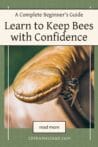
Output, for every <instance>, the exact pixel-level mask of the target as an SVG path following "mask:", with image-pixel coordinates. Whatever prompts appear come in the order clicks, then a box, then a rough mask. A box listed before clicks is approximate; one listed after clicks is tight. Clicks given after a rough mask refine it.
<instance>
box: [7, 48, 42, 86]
mask: <svg viewBox="0 0 98 147" xmlns="http://www.w3.org/2000/svg"><path fill="white" fill-rule="evenodd" d="M44 47H45V46H10V47H9V84H11V83H12V82H13V80H14V78H15V76H16V74H17V73H18V71H19V70H20V68H21V67H22V66H23V65H24V64H25V63H26V62H27V61H28V60H29V59H31V58H32V57H33V56H34V55H35V54H37V53H38V52H39V51H41V50H42V49H43V48H44ZM7 48H8V47H7V46H6V47H5V88H7V87H8V82H7V81H8V49H7Z"/></svg>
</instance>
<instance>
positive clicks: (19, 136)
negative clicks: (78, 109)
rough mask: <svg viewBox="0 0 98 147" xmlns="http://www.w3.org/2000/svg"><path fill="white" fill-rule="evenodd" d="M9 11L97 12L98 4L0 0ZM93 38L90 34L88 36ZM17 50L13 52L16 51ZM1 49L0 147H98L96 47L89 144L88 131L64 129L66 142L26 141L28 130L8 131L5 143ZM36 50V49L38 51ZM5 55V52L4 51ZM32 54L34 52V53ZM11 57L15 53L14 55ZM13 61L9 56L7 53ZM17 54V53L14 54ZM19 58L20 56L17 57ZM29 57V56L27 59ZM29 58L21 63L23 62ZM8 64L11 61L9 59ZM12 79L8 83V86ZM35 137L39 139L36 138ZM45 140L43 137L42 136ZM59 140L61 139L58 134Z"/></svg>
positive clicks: (94, 0) (90, 0) (0, 52)
mask: <svg viewBox="0 0 98 147" xmlns="http://www.w3.org/2000/svg"><path fill="white" fill-rule="evenodd" d="M8 6H9V7H10V8H11V9H13V8H78V9H79V8H86V9H89V8H90V7H91V8H93V9H94V8H98V0H71V1H70V0H27V1H26V0H0V8H1V9H7V7H8ZM92 35H94V34H92ZM19 48H20V47H19ZM19 48H17V50H18V49H19ZM4 49H5V47H4V46H0V147H20V146H23V147H33V146H34V147H35V146H36V147H38V146H40V147H44V146H45V147H46V146H47V147H48V146H49V147H52V146H54V147H55V146H56V147H57V146H58V147H64V146H65V147H73V146H74V147H96V146H98V139H97V138H98V137H97V136H98V131H97V130H98V76H97V75H98V46H96V48H95V128H94V129H92V140H91V141H90V140H89V129H68V130H67V134H66V136H70V137H71V140H69V141H29V140H28V139H27V138H28V136H33V135H34V134H33V135H32V131H31V129H10V140H9V141H8V140H7V129H4V125H3V119H4V117H3V115H4V114H3V113H4V96H3V93H4V83H5V80H6V78H4V75H5V74H6V72H7V67H5V63H6V62H7V58H6V59H5V54H4ZM38 50H40V49H38ZM5 52H7V48H6V51H5ZM34 52H36V50H35V51H34ZM14 53H15V52H14ZM11 54H12V57H13V58H14V55H15V54H14V55H13V52H11ZM16 54H17V51H16ZM19 56H21V53H20V55H19ZM30 56H31V55H30ZM28 58H29V57H27V58H25V59H24V62H25V61H26V60H28ZM11 60H12V59H11ZM20 60H21V58H20V57H19V63H18V67H17V69H15V68H14V69H13V73H10V74H11V75H10V76H12V79H13V77H14V75H15V73H16V72H17V71H18V68H20V67H21V64H22V62H20ZM11 64H14V63H11ZM12 79H11V81H10V82H12ZM38 136H42V134H39V135H38ZM43 136H46V135H43ZM47 136H59V135H56V134H53V135H51V134H49V135H47ZM61 136H65V134H62V135H61Z"/></svg>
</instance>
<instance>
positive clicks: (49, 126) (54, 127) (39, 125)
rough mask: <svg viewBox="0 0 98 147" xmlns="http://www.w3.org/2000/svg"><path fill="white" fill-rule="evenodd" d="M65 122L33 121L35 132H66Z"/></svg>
mask: <svg viewBox="0 0 98 147" xmlns="http://www.w3.org/2000/svg"><path fill="white" fill-rule="evenodd" d="M65 126H66V123H65V122H42V121H41V122H38V121H37V122H33V133H65V128H66V127H65Z"/></svg>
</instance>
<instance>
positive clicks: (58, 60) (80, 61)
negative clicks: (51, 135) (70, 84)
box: [5, 46, 93, 127]
mask: <svg viewBox="0 0 98 147" xmlns="http://www.w3.org/2000/svg"><path fill="white" fill-rule="evenodd" d="M90 51H91V55H92V56H93V49H92V48H91V47H90V46H79V47H74V46H65V47H61V46H56V47H49V48H47V49H45V50H44V51H42V52H41V53H40V54H39V55H37V56H36V57H34V58H33V59H31V60H30V61H29V62H28V63H27V64H26V65H25V66H24V67H23V68H22V69H21V71H20V72H19V73H18V75H17V77H16V79H15V81H14V83H13V85H12V87H11V90H10V96H9V98H10V109H11V111H10V113H13V109H12V108H13V106H14V105H15V106H16V109H15V110H14V111H15V112H17V110H19V106H20V108H21V109H20V110H22V111H23V113H22V114H24V118H25V119H26V120H25V121H24V122H26V121H27V122H30V124H31V120H35V119H33V118H32V116H31V115H32V114H33V112H34V110H38V108H37V106H39V110H38V112H40V108H41V106H42V105H37V104H29V103H24V102H21V101H19V100H18V99H15V96H16V97H17V98H19V99H21V100H23V101H25V102H40V100H43V101H48V100H50V99H53V98H55V97H58V96H59V94H60V93H62V92H63V90H66V81H67V80H71V79H72V78H74V77H78V78H79V77H80V76H81V75H82V74H83V73H84V72H85V71H87V70H88V69H89V58H90ZM87 92H88V93H89V91H88V90H87ZM83 93H84V92H83ZM11 97H12V98H11ZM59 101H60V107H61V103H62V101H63V105H64V107H65V106H66V107H65V111H67V110H68V112H66V113H64V111H61V108H59V107H57V109H58V110H59V109H60V111H59V112H60V113H59V115H58V116H59V117H53V118H54V119H59V120H61V119H60V116H61V115H62V114H64V115H63V116H64V117H63V118H62V121H63V120H67V127H74V126H78V127H85V124H83V122H82V120H81V117H80V116H79V115H80V114H81V116H82V117H83V116H84V115H83V114H85V113H86V112H85V110H84V111H80V110H81V109H80V108H81V106H79V103H78V108H77V107H75V108H70V106H69V105H68V104H67V103H66V102H65V101H64V100H63V99H62V98H61V99H60V100H59ZM17 102H18V103H17ZM76 102H77V101H76ZM48 103H50V108H51V110H52V106H53V108H55V107H56V105H57V103H55V104H54V105H51V103H52V102H48ZM34 105H36V107H35V109H34ZM43 105H44V106H45V105H47V104H45V103H44V104H43ZM7 106H8V95H7V96H6V98H5V124H6V120H7V118H8V116H10V120H11V122H16V125H14V123H11V127H19V125H18V126H17V123H18V124H20V125H21V126H22V127H26V126H27V127H30V126H31V125H30V124H29V125H23V123H20V120H21V119H19V118H18V119H15V118H17V117H16V116H15V118H14V119H13V116H12V115H11V114H8V113H7V112H6V108H7ZM47 106H48V105H47ZM57 106H58V105H57ZM27 109H29V110H30V111H27ZM75 109H78V110H79V111H78V113H77V111H76V112H75ZM87 109H88V107H87ZM54 110H55V109H54ZM24 111H25V113H24ZM45 111H48V110H47V107H45ZM41 112H42V114H43V112H44V109H41ZM48 112H49V111H48ZM72 112H74V113H72ZM80 112H82V113H80ZM52 113H53V110H52V111H51V113H47V117H48V118H50V117H49V114H52ZM67 113H68V114H67ZM75 113H76V114H75ZM16 114H18V116H20V117H21V115H19V113H16ZM20 114H21V113H20ZM36 114H37V113H35V114H33V116H35V115H36ZM54 114H55V115H56V114H58V113H57V112H56V111H54ZM72 114H73V115H72ZM78 114H79V115H78ZM86 114H87V113H86ZM39 116H41V115H39ZM43 116H44V119H45V115H44V114H43ZM87 116H88V115H87ZM27 118H30V120H29V119H27ZM38 118H39V117H37V120H38ZM42 118H43V117H42ZM42 118H41V119H42ZM48 118H47V120H48ZM53 118H52V117H51V118H50V120H54V119H53ZM73 118H74V119H73ZM84 119H85V118H84ZM86 119H88V118H86ZM14 120H15V121H14ZM16 120H17V121H16ZM18 120H19V121H18ZM28 120H29V121H28ZM72 120H74V121H72ZM75 120H76V121H75ZM70 124H71V125H70ZM21 126H20V127H21Z"/></svg>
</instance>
